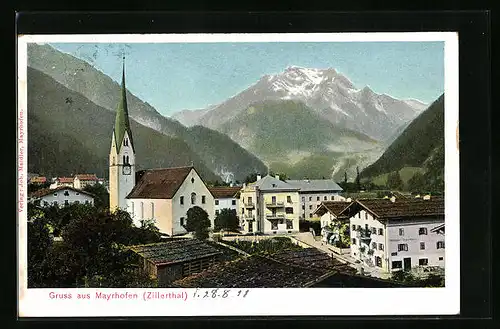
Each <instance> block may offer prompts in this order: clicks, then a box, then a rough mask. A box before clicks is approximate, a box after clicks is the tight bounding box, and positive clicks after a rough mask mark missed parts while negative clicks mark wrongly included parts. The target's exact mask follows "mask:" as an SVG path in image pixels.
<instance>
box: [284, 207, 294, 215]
mask: <svg viewBox="0 0 500 329" xmlns="http://www.w3.org/2000/svg"><path fill="white" fill-rule="evenodd" d="M285 213H287V214H293V208H292V207H286V208H285Z"/></svg>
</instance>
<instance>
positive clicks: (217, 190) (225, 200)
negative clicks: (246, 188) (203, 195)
mask: <svg viewBox="0 0 500 329" xmlns="http://www.w3.org/2000/svg"><path fill="white" fill-rule="evenodd" d="M240 189H241V187H238V186H217V187H210V188H209V190H210V193H212V195H213V197H214V210H215V217H217V215H218V214H219V213H220V211H221V210H222V209H231V210H234V211H235V212H236V214H237V213H238V207H239V194H240Z"/></svg>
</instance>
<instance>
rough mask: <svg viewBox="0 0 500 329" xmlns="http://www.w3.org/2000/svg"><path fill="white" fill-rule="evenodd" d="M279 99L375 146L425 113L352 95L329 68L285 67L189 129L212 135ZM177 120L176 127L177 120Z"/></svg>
mask: <svg viewBox="0 0 500 329" xmlns="http://www.w3.org/2000/svg"><path fill="white" fill-rule="evenodd" d="M279 99H283V100H300V101H302V102H304V103H305V104H306V105H307V106H309V107H311V108H312V109H314V110H316V111H317V112H318V113H320V114H321V115H322V116H323V117H324V118H325V119H327V120H329V121H330V122H332V123H334V124H336V125H338V126H339V127H344V128H349V129H353V130H356V131H359V132H361V133H364V134H367V135H369V136H371V137H373V138H375V139H377V140H384V139H386V138H389V137H390V136H392V135H393V134H394V133H395V132H396V130H397V129H398V128H399V127H401V126H402V125H404V124H406V123H408V122H409V121H411V120H412V119H414V118H415V117H416V116H417V115H418V114H419V113H420V112H422V111H423V110H424V109H425V108H426V107H427V105H426V104H424V103H421V102H419V101H417V100H414V99H409V100H399V99H396V98H394V97H391V96H389V95H386V94H377V93H375V92H374V91H373V90H371V89H370V88H369V87H368V86H365V87H364V88H361V89H357V88H356V87H355V86H354V84H353V83H352V82H351V81H350V80H349V79H348V78H347V77H345V76H344V75H342V74H341V73H339V72H337V71H336V70H335V69H333V68H329V69H313V68H304V67H298V66H290V67H288V68H287V69H286V70H285V71H284V72H282V73H279V74H276V75H265V76H263V77H262V78H261V79H260V80H259V81H258V82H257V83H255V84H254V85H252V86H250V87H249V88H247V89H246V90H244V91H242V92H241V93H239V94H237V95H235V96H234V97H231V98H229V99H228V100H226V101H224V102H222V103H221V104H219V105H217V106H215V107H213V108H212V109H210V110H208V111H207V113H205V114H204V115H202V116H200V117H199V119H198V120H196V121H195V122H193V121H191V122H190V123H191V124H201V125H205V126H207V127H209V128H214V129H217V128H218V127H220V126H221V125H222V124H223V123H224V122H226V121H228V120H230V119H232V118H234V117H235V116H236V115H237V114H238V113H239V112H240V111H242V110H244V109H245V108H246V107H248V106H249V105H250V104H252V103H255V102H260V101H263V100H279ZM179 120H180V121H181V122H182V118H180V117H179ZM185 123H186V122H185Z"/></svg>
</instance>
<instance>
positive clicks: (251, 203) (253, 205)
mask: <svg viewBox="0 0 500 329" xmlns="http://www.w3.org/2000/svg"><path fill="white" fill-rule="evenodd" d="M245 208H247V209H252V208H255V203H253V202H245Z"/></svg>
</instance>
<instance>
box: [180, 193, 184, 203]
mask: <svg viewBox="0 0 500 329" xmlns="http://www.w3.org/2000/svg"><path fill="white" fill-rule="evenodd" d="M179 201H180V202H181V204H184V196H183V195H181V198H180V200H179Z"/></svg>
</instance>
